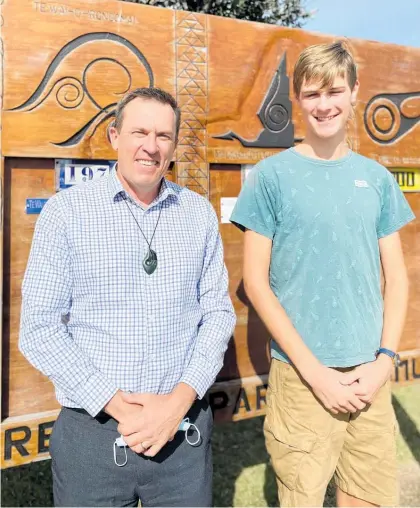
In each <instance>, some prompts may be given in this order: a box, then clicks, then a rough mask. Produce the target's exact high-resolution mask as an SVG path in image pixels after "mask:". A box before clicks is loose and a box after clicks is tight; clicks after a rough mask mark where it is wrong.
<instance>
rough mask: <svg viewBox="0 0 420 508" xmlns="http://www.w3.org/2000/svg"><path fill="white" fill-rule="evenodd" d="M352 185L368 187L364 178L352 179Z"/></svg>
mask: <svg viewBox="0 0 420 508" xmlns="http://www.w3.org/2000/svg"><path fill="white" fill-rule="evenodd" d="M354 185H355V186H356V187H369V185H368V183H367V181H366V180H355V181H354Z"/></svg>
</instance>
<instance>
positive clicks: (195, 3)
mask: <svg viewBox="0 0 420 508" xmlns="http://www.w3.org/2000/svg"><path fill="white" fill-rule="evenodd" d="M125 1H126V2H132V3H138V4H147V5H154V6H157V7H170V8H171V9H183V10H186V11H192V12H202V13H204V14H215V15H216V16H225V17H228V18H238V19H246V20H249V21H261V22H263V23H271V24H275V25H283V26H293V27H301V26H303V25H304V23H305V21H306V20H307V19H308V18H309V17H310V16H311V12H310V11H308V10H307V9H306V8H305V6H304V0H125Z"/></svg>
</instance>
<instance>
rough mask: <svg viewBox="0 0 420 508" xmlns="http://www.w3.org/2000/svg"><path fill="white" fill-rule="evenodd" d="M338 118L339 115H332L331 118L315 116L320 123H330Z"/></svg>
mask: <svg viewBox="0 0 420 508" xmlns="http://www.w3.org/2000/svg"><path fill="white" fill-rule="evenodd" d="M336 116H338V113H337V114H336V115H330V116H314V118H315V119H316V120H317V121H318V122H328V121H329V120H332V119H333V118H335V117H336Z"/></svg>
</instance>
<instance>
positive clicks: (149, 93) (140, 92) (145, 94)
mask: <svg viewBox="0 0 420 508" xmlns="http://www.w3.org/2000/svg"><path fill="white" fill-rule="evenodd" d="M134 99H145V100H153V101H157V102H160V103H161V104H169V106H171V108H172V109H173V111H174V113H175V118H176V127H175V143H177V142H178V135H179V128H180V125H181V110H180V108H179V107H178V104H177V102H176V100H175V99H174V98H173V97H172V95H171V94H170V93H168V92H165V90H162V89H161V88H135V89H134V90H131V91H130V92H128V93H127V94H126V95H124V97H123V98H122V99H121V100H120V101H119V103H118V104H117V107H116V109H115V119H114V120H113V121H112V122H111V123H110V124H109V126H108V131H107V136H108V140H109V139H110V137H109V129H110V128H111V127H115V128H116V129H117V131H118V132H120V131H121V126H122V123H123V119H124V109H125V107H126V106H127V104H129V103H130V102H131V101H133V100H134Z"/></svg>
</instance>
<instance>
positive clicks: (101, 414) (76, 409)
mask: <svg viewBox="0 0 420 508" xmlns="http://www.w3.org/2000/svg"><path fill="white" fill-rule="evenodd" d="M64 409H68V410H69V411H74V412H75V413H80V414H82V415H86V416H89V418H92V415H90V414H89V413H88V412H87V411H86V409H83V408H81V407H67V406H64ZM95 418H108V419H109V418H112V416H110V415H109V414H108V413H105V411H99V413H98V414H97V415H96V416H95Z"/></svg>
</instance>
